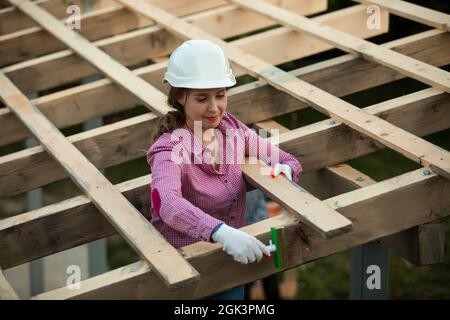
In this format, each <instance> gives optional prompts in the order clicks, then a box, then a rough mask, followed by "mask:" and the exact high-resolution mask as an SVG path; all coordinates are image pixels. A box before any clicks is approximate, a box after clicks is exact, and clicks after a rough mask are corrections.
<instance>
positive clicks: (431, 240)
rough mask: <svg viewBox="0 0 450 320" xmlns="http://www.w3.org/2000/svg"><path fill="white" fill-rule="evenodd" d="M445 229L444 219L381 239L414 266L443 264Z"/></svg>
mask: <svg viewBox="0 0 450 320" xmlns="http://www.w3.org/2000/svg"><path fill="white" fill-rule="evenodd" d="M445 229H446V223H445V222H444V221H442V219H438V220H437V221H432V222H429V223H425V224H421V225H418V226H415V227H412V228H410V229H408V230H405V231H403V232H399V233H397V234H393V235H391V236H388V237H384V238H382V239H381V243H382V244H384V245H385V246H387V247H389V248H390V249H392V250H394V251H396V252H397V253H398V254H399V255H400V256H401V257H403V258H405V259H406V260H408V261H409V262H410V263H411V264H413V265H414V266H427V265H432V264H437V263H443V262H444V260H445V233H446V232H445Z"/></svg>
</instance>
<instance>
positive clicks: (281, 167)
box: [270, 163, 292, 181]
mask: <svg viewBox="0 0 450 320" xmlns="http://www.w3.org/2000/svg"><path fill="white" fill-rule="evenodd" d="M280 173H281V174H282V175H284V176H285V177H286V178H287V179H288V180H290V181H292V168H291V167H290V166H288V165H287V164H281V163H277V164H276V165H275V166H274V167H273V169H272V172H271V173H270V174H271V176H272V177H273V178H275V177H276V176H278V175H279V174H280Z"/></svg>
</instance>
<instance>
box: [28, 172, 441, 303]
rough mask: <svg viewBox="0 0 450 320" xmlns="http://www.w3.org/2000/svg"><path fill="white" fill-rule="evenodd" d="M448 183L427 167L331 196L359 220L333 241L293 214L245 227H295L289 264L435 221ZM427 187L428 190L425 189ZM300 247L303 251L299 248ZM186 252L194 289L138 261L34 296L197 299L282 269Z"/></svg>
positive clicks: (194, 249)
mask: <svg viewBox="0 0 450 320" xmlns="http://www.w3.org/2000/svg"><path fill="white" fill-rule="evenodd" d="M449 188H450V182H449V181H448V180H446V179H443V178H441V177H439V176H437V175H434V174H432V175H431V176H429V175H423V170H422V169H420V170H416V171H413V172H410V173H407V174H404V175H401V176H398V177H395V178H392V179H389V180H386V181H383V182H380V183H377V184H376V185H373V186H370V187H367V188H363V189H360V190H355V191H353V192H350V193H347V194H344V195H340V196H337V197H334V198H331V199H328V200H326V203H327V204H328V205H330V206H332V207H334V208H336V209H337V210H338V211H339V212H341V213H342V214H344V215H345V216H346V217H347V218H349V219H350V220H352V221H353V223H354V228H353V229H352V230H351V231H350V232H349V233H346V234H344V235H341V236H339V237H336V238H334V239H332V240H325V239H323V238H321V237H320V236H319V235H317V234H316V233H315V232H313V231H312V230H310V229H309V228H308V227H306V226H303V231H304V234H305V235H306V237H307V239H308V241H309V243H307V244H306V243H304V242H302V241H301V239H300V237H299V236H298V231H299V230H298V220H296V217H293V216H292V215H281V216H277V217H274V218H270V219H267V220H264V221H261V222H258V223H255V224H252V225H250V226H247V227H245V228H242V230H244V231H245V232H248V233H250V234H252V235H254V236H256V237H258V238H259V239H260V240H262V241H264V242H267V241H268V239H269V238H270V227H274V226H286V227H287V226H291V227H290V228H293V231H292V232H290V233H289V236H288V239H287V243H289V248H290V250H291V251H290V252H289V258H290V259H289V261H290V263H289V265H287V266H285V268H286V269H290V268H293V267H295V266H298V265H300V264H303V263H306V262H308V261H312V260H316V259H318V258H321V257H325V256H328V255H330V254H333V253H336V252H340V251H343V250H347V249H349V248H351V247H354V246H357V245H360V244H363V243H366V242H369V241H372V240H375V239H378V238H380V237H384V236H386V235H389V234H393V233H396V232H398V231H400V230H404V229H407V228H409V227H412V226H414V225H417V224H422V223H425V222H427V221H430V219H432V218H430V216H429V212H430V209H431V207H432V209H431V210H433V212H435V213H436V215H440V216H445V215H448V214H449V213H450V210H449V209H450V198H448V197H444V198H442V196H441V195H442V190H447V192H448V191H449V190H450V189H449ZM425 189H426V190H427V192H424V190H425ZM393 213H395V214H393ZM399 213H400V214H399ZM401 213H405V214H401ZM292 224H294V225H292ZM287 228H289V227H287ZM296 232H297V233H296ZM299 250H301V254H299V253H298V251H299ZM181 251H182V253H183V255H184V256H185V257H186V258H187V259H188V260H189V261H190V262H191V263H192V264H193V265H194V266H196V267H197V269H198V270H199V271H200V273H201V275H202V277H201V280H200V281H199V283H198V285H197V286H196V287H195V288H193V287H190V288H186V289H184V290H180V291H177V292H176V293H171V292H169V291H168V290H167V289H165V288H164V287H162V286H161V285H160V284H159V283H158V282H157V281H156V280H155V277H154V275H153V272H152V270H151V269H150V268H149V267H147V266H146V265H143V264H142V263H139V262H137V263H133V264H130V265H128V266H125V267H122V268H118V269H116V270H112V271H110V272H108V273H105V274H102V275H100V276H97V277H95V278H91V279H87V280H85V281H83V282H82V286H81V289H80V290H76V292H75V290H67V289H65V288H62V289H57V290H53V291H50V292H46V293H43V294H41V295H38V296H35V297H34V299H182V298H187V299H193V298H201V297H204V296H207V295H209V294H213V293H215V292H218V291H221V290H224V289H227V288H230V287H233V286H236V285H239V284H242V283H248V282H251V281H254V280H257V279H261V278H263V277H266V276H268V275H270V274H274V273H278V272H280V270H279V269H277V268H275V267H273V265H272V264H271V262H270V261H264V262H261V263H259V264H253V265H247V266H242V265H239V264H238V263H235V262H233V261H232V259H231V258H230V257H228V256H227V255H226V254H225V253H224V252H223V251H222V250H220V247H219V246H218V245H216V244H209V243H196V244H192V245H190V246H186V247H183V248H182V249H181Z"/></svg>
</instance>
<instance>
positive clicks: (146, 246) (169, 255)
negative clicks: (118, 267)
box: [0, 73, 200, 288]
mask: <svg viewBox="0 0 450 320" xmlns="http://www.w3.org/2000/svg"><path fill="white" fill-rule="evenodd" d="M0 99H1V100H2V101H3V103H4V104H5V105H6V106H7V107H8V108H10V109H11V110H12V111H13V112H14V114H15V115H16V116H17V117H18V118H19V119H20V121H22V122H23V124H24V125H26V126H27V128H28V129H29V130H30V131H31V132H32V133H33V135H34V136H35V137H36V138H37V140H38V141H39V142H40V143H41V144H42V145H43V146H44V148H45V149H46V151H47V152H48V153H49V154H50V155H51V156H52V158H53V159H54V160H55V161H56V162H57V163H58V164H59V165H61V166H62V167H63V168H64V170H65V171H66V172H67V173H68V174H69V175H70V177H71V179H72V180H73V181H74V182H75V183H76V185H77V186H78V187H79V188H80V189H81V190H83V192H84V193H85V194H86V195H87V196H88V197H89V198H90V199H92V202H93V203H94V204H95V206H96V207H97V208H98V209H99V210H100V212H101V213H102V214H103V215H104V216H105V217H106V218H107V219H108V221H110V222H111V223H112V224H113V226H114V227H115V228H116V229H117V231H118V232H119V233H120V234H121V235H122V236H123V237H124V238H125V240H127V242H128V243H129V244H130V245H131V247H133V249H134V250H136V252H137V253H138V254H139V255H140V256H141V257H142V258H144V259H145V260H146V261H147V262H148V263H149V264H150V265H151V266H152V267H153V268H154V269H155V270H156V272H157V273H158V275H159V276H160V278H161V279H162V280H163V281H164V282H165V283H166V284H167V285H168V286H170V287H174V288H176V287H182V286H185V285H190V284H192V283H193V282H195V281H197V280H198V278H199V276H200V275H199V273H198V272H197V271H196V270H195V269H194V268H193V267H192V266H191V265H190V264H189V263H188V262H187V261H186V260H185V259H184V258H183V257H182V256H181V255H180V254H179V253H178V252H177V251H176V249H175V248H174V247H172V245H170V244H169V242H167V240H166V239H165V238H164V237H163V236H162V235H161V234H160V233H159V232H158V231H157V230H156V228H155V227H153V225H151V224H150V223H149V222H148V221H147V220H145V219H144V218H143V217H142V215H141V214H140V213H139V211H137V210H136V209H135V208H134V207H133V206H132V205H131V204H130V203H129V202H128V200H127V199H126V198H125V197H124V196H123V195H122V194H121V193H120V192H118V191H117V189H116V188H115V187H114V186H113V185H112V184H111V183H110V182H109V181H108V180H107V179H106V178H105V177H104V176H103V174H102V173H101V172H100V171H99V170H98V169H97V168H96V167H95V166H94V165H93V164H92V163H91V162H89V160H87V159H86V157H85V156H84V155H83V154H82V153H81V152H80V151H79V150H78V149H77V148H76V147H75V146H74V145H73V144H71V143H70V142H69V141H67V139H66V138H65V137H64V135H63V134H62V133H61V132H60V131H59V130H58V129H56V128H55V127H54V126H53V125H52V123H51V122H50V121H48V119H47V118H46V117H45V116H44V115H43V114H42V113H41V112H40V111H39V109H37V108H36V107H35V106H33V105H32V104H31V103H30V101H29V100H28V99H27V97H26V96H24V95H23V94H22V93H21V92H20V91H19V90H18V89H17V88H16V87H15V86H14V84H13V83H12V82H11V81H10V80H9V79H8V78H7V77H6V76H5V75H4V74H2V73H0ZM174 265H176V266H177V267H176V268H172V267H173V266H174Z"/></svg>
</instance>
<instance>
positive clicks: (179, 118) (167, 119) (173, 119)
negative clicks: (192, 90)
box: [151, 87, 189, 144]
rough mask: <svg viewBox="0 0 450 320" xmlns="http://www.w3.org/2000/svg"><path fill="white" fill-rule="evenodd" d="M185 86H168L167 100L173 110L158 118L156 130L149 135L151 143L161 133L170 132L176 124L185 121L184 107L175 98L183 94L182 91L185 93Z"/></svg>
mask: <svg viewBox="0 0 450 320" xmlns="http://www.w3.org/2000/svg"><path fill="white" fill-rule="evenodd" d="M188 90H189V89H187V88H177V87H170V91H169V95H168V97H167V102H168V103H169V105H170V106H172V107H173V108H174V109H175V110H174V111H170V112H168V113H167V114H166V115H164V116H162V117H160V118H159V120H158V124H157V126H156V130H155V131H154V132H153V134H152V137H151V143H152V144H153V143H154V142H155V141H156V140H157V139H158V138H159V137H160V136H161V135H162V134H164V133H166V132H171V131H172V130H173V129H174V128H175V127H177V126H178V125H181V124H183V123H184V122H185V121H186V115H185V113H184V107H183V105H182V104H181V103H179V102H178V100H177V98H179V97H181V96H183V94H184V92H186V93H187V91H188Z"/></svg>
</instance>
